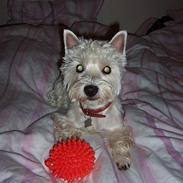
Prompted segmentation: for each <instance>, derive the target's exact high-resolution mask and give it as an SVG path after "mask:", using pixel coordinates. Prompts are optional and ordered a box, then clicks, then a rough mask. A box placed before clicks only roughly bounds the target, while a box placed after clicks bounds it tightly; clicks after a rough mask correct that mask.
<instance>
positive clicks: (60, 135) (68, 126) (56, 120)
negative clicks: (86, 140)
mask: <svg viewBox="0 0 183 183" xmlns="http://www.w3.org/2000/svg"><path fill="white" fill-rule="evenodd" d="M51 118H52V120H53V125H54V133H55V138H56V140H57V141H59V140H62V139H67V138H71V137H80V136H81V133H82V131H81V130H80V129H76V128H74V126H73V125H72V124H73V123H72V122H71V121H70V120H68V119H67V117H65V116H63V115H61V114H59V113H54V114H53V115H52V116H51Z"/></svg>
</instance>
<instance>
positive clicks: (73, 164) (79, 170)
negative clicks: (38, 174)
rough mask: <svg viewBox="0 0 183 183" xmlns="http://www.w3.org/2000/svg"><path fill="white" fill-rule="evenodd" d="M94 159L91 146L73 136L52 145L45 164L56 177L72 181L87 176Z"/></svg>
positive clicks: (92, 166) (91, 168)
mask: <svg viewBox="0 0 183 183" xmlns="http://www.w3.org/2000/svg"><path fill="white" fill-rule="evenodd" d="M94 161H95V152H94V150H93V149H92V147H91V146H90V145H89V144H88V143H87V142H86V141H85V140H81V139H76V138H73V139H67V140H63V141H61V142H58V143H57V144H56V145H54V146H53V148H52V149H51V150H50V156H49V158H48V159H47V160H46V161H45V164H46V166H47V167H48V168H49V170H50V172H51V173H52V174H53V175H54V176H55V177H56V178H61V179H63V180H65V181H69V182H72V181H75V180H80V179H82V178H84V177H85V176H87V175H88V174H89V173H90V172H91V171H92V170H93V168H94Z"/></svg>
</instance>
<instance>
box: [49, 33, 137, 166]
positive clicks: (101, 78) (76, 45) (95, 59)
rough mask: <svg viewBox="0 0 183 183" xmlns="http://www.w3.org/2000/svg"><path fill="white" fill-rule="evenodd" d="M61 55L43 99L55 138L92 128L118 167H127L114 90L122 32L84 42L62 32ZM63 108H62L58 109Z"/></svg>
mask: <svg viewBox="0 0 183 183" xmlns="http://www.w3.org/2000/svg"><path fill="white" fill-rule="evenodd" d="M63 37H64V46H65V56H64V58H63V60H64V61H63V64H62V66H61V68H60V69H61V75H62V76H63V77H62V76H60V77H59V79H58V80H57V81H56V83H55V85H54V87H53V90H52V91H50V92H49V102H50V103H51V104H52V105H54V106H57V107H60V108H61V110H60V112H57V113H54V114H53V115H52V119H53V121H54V128H55V136H56V140H61V139H65V138H69V137H74V136H77V137H80V136H81V135H82V134H83V133H90V132H94V133H95V132H96V133H98V134H102V136H103V137H104V138H106V139H107V142H108V146H109V149H110V150H111V154H112V157H113V159H114V161H115V162H116V164H117V166H118V168H119V169H120V170H122V169H123V170H126V169H128V168H129V167H130V164H131V157H130V148H131V147H132V145H133V138H132V134H131V130H130V128H129V127H128V126H126V125H125V123H124V121H123V118H122V106H121V103H120V99H119V97H118V96H119V94H120V91H121V88H122V84H121V83H122V78H123V74H124V66H125V64H126V40H127V32H126V31H120V32H118V33H117V34H116V35H115V36H114V37H113V38H112V39H111V41H109V42H107V41H98V40H86V39H83V38H78V37H77V36H76V35H75V34H74V33H73V32H71V31H69V30H64V35H63ZM64 109H66V110H64Z"/></svg>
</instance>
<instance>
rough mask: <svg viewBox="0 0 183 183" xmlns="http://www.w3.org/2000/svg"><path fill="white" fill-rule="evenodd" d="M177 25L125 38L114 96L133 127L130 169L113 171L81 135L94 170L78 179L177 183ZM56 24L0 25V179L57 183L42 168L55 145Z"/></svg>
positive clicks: (180, 28)
mask: <svg viewBox="0 0 183 183" xmlns="http://www.w3.org/2000/svg"><path fill="white" fill-rule="evenodd" d="M182 33H183V25H182V24H181V23H179V24H176V25H170V26H169V27H167V28H165V29H162V30H159V31H156V32H154V33H151V34H150V35H149V36H146V37H136V36H132V35H131V36H129V40H128V51H127V58H128V65H127V67H126V70H127V71H126V73H125V76H124V80H123V90H122V92H121V97H122V99H123V100H122V104H123V107H124V111H125V119H126V121H127V123H128V125H130V126H131V127H132V128H133V131H134V139H135V143H136V145H135V147H134V148H133V151H132V157H133V158H132V159H133V161H132V167H131V168H130V169H129V170H128V171H122V172H121V171H118V170H117V168H116V166H115V164H114V163H113V161H112V159H111V155H110V153H109V151H108V149H107V147H106V145H105V142H104V140H103V139H102V138H101V137H99V136H97V135H95V136H86V137H85V138H86V140H87V141H88V142H89V143H90V144H91V146H92V147H93V148H94V150H95V153H96V162H95V168H94V170H93V171H92V173H91V174H90V175H89V176H88V177H87V178H86V179H84V180H82V181H80V182H83V183H84V182H87V183H106V182H107V183H164V182H166V183H172V182H174V183H181V182H182V180H183V175H182V169H183V145H182V140H183V122H182V119H183V115H182V114H183V111H182V110H183V104H182V97H183V93H182V87H183V81H182V76H183V72H182V69H183V50H182V48H183V34H182ZM60 50H61V48H60V38H59V34H58V30H57V27H56V26H38V27H34V26H30V25H17V26H15V25H12V26H7V27H2V28H0V78H1V79H0V156H1V158H0V164H1V166H0V182H2V183H15V182H17V183H19V182H21V183H28V182H32V183H38V182H39V183H56V182H62V181H60V180H56V179H54V177H52V176H51V174H50V173H49V171H48V169H47V168H46V166H45V165H44V161H45V159H47V158H48V154H49V150H50V148H51V147H52V146H53V144H54V137H53V127H52V121H51V119H50V114H52V113H53V112H54V111H56V110H57V109H56V108H54V107H51V106H50V105H49V104H48V103H47V92H48V91H49V89H50V88H51V87H52V84H53V82H54V80H55V79H56V78H57V76H58V74H59V73H58V71H57V67H56V65H57V64H56V63H57V61H58V60H59V57H60Z"/></svg>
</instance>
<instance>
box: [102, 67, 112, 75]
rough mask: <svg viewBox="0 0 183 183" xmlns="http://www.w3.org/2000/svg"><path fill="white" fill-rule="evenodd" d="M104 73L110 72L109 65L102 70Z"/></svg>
mask: <svg viewBox="0 0 183 183" xmlns="http://www.w3.org/2000/svg"><path fill="white" fill-rule="evenodd" d="M102 72H103V73H104V74H110V73H111V68H110V67H109V66H105V67H104V68H103V70H102Z"/></svg>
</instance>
